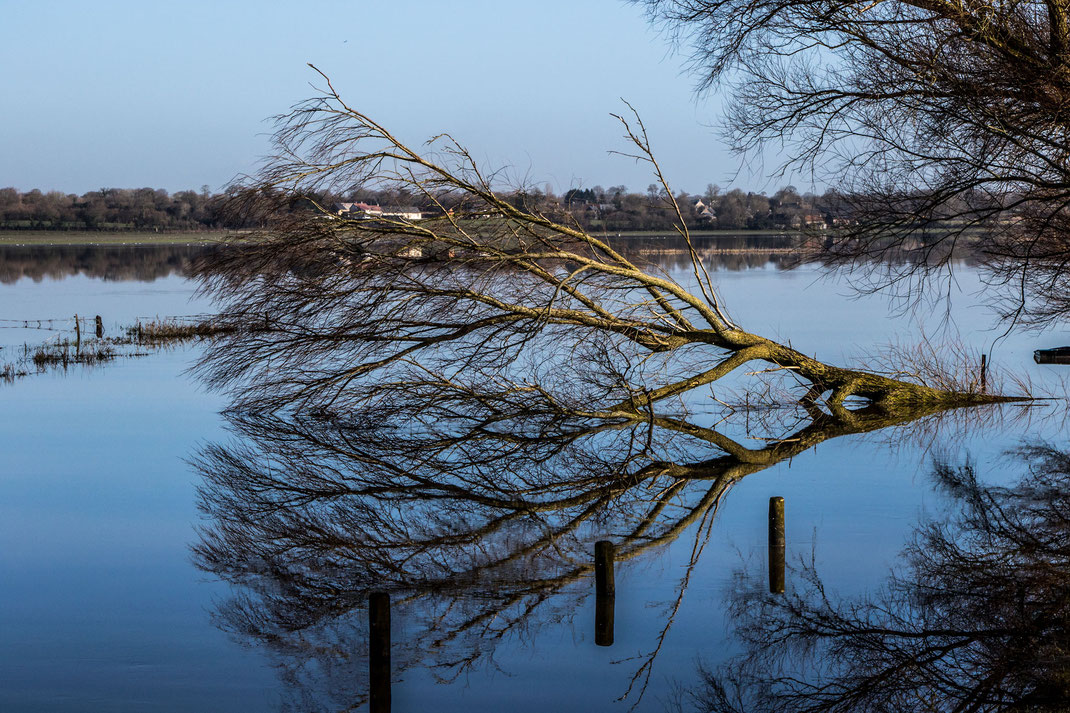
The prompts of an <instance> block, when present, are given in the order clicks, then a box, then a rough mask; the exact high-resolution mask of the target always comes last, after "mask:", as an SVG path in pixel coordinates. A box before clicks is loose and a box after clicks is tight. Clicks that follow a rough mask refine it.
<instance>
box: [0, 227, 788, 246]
mask: <svg viewBox="0 0 1070 713" xmlns="http://www.w3.org/2000/svg"><path fill="white" fill-rule="evenodd" d="M237 235H241V231H235V230H210V231H189V232H155V231H91V230H0V246H10V247H18V246H27V247H30V246H48V245H65V246H74V245H86V246H90V245H99V246H137V245H159V246H169V245H215V244H217V243H220V242H223V241H224V240H226V239H227V238H230V237H234V236H237ZM592 235H594V236H595V237H602V236H605V237H607V238H609V239H611V240H612V239H615V238H616V239H644V238H645V239H648V240H659V239H679V237H680V236H679V235H678V234H677V233H675V232H674V231H672V230H644V231H637V230H628V231H623V230H622V231H620V232H619V233H592ZM794 235H799V234H798V233H794V232H790V231H783V230H696V231H692V232H691V237H693V238H718V237H720V238H727V237H753V238H761V237H769V238H774V237H788V236H794Z"/></svg>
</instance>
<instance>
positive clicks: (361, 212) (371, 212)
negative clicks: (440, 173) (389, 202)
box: [331, 202, 424, 220]
mask: <svg viewBox="0 0 1070 713" xmlns="http://www.w3.org/2000/svg"><path fill="white" fill-rule="evenodd" d="M331 210H333V211H334V212H335V213H337V214H338V215H339V216H341V217H343V218H349V219H351V220H361V219H372V218H400V219H401V220H420V219H422V218H423V217H424V213H423V211H422V210H420V209H419V208H416V207H413V206H387V207H385V208H384V207H382V206H377V205H371V204H369V203H359V202H358V203H335V204H334V205H332V206H331Z"/></svg>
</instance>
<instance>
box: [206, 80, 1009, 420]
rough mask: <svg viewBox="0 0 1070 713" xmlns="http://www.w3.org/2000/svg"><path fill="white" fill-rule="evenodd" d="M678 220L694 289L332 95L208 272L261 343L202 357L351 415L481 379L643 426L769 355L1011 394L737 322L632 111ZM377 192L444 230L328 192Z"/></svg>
mask: <svg viewBox="0 0 1070 713" xmlns="http://www.w3.org/2000/svg"><path fill="white" fill-rule="evenodd" d="M618 118H619V119H620V121H621V125H622V126H623V127H624V130H625V133H626V138H627V140H628V141H629V142H630V145H631V146H632V147H633V149H634V158H636V159H637V160H640V161H645V162H647V163H648V164H649V165H650V167H651V170H652V171H653V173H654V175H655V176H656V178H657V180H658V182H659V184H660V185H661V186H662V187H663V199H664V200H665V201H666V202H667V203H668V204H669V205H670V206H672V208H673V210H674V211H675V212H676V214H677V217H678V218H679V227H678V231H679V233H680V235H681V238H682V239H683V240H684V242H685V243H686V245H687V246H688V250H689V254H690V258H691V259H690V275H689V277H688V279H686V280H683V281H682V282H681V281H678V280H677V279H674V278H673V276H671V275H669V274H665V273H663V272H661V271H659V270H657V268H656V267H653V266H650V265H645V266H644V265H641V264H637V263H636V262H633V261H632V260H630V259H628V258H627V257H625V255H624V254H623V253H622V252H621V251H620V250H618V249H617V248H616V247H614V246H613V245H612V244H611V243H610V242H609V241H608V240H607V239H605V238H604V237H599V236H596V235H592V234H590V233H587V232H584V231H583V230H581V229H579V228H578V227H577V226H575V225H574V224H572V223H569V222H568V220H567V215H566V216H564V217H562V218H558V219H555V217H554V216H552V215H548V214H546V213H544V212H542V211H540V210H537V209H534V208H530V207H528V205H527V203H526V202H525V198H524V194H523V193H519V194H516V195H506V194H503V193H501V192H500V189H499V187H496V186H495V185H494V181H495V177H494V176H493V175H490V176H488V175H485V173H484V172H482V171H480V169H479V168H478V166H477V165H476V163H475V162H474V161H473V159H472V157H471V155H470V154H469V153H468V152H467V151H466V150H465V149H464V148H463V147H461V146H460V145H459V144H458V143H456V142H455V141H453V140H452V139H451V138H450V137H449V136H439V137H435V138H434V139H432V140H431V141H430V142H429V143H428V146H427V147H426V149H425V150H424V152H422V153H421V152H418V151H416V150H414V149H411V148H409V147H408V146H406V145H405V144H403V143H402V142H401V141H400V140H399V139H397V138H396V137H395V136H394V135H393V134H391V133H390V132H389V131H388V130H387V129H386V128H384V127H383V126H381V125H379V124H378V123H376V122H375V121H373V120H372V119H371V118H369V117H368V116H366V115H364V114H362V113H361V112H360V111H358V110H356V109H354V108H352V107H350V106H349V105H347V104H346V103H345V102H344V101H343V100H342V99H341V97H339V95H338V94H337V93H336V92H335V91H334V89H333V88H332V87H331V86H330V83H329V82H328V84H327V89H326V91H325V93H324V94H323V95H322V96H319V97H317V98H315V99H312V100H311V101H309V102H307V103H305V104H302V105H299V106H298V107H296V108H295V109H294V110H293V111H292V112H291V113H289V114H287V115H285V116H282V117H280V118H279V129H278V132H277V134H276V136H275V143H276V148H277V154H276V156H275V157H274V158H273V159H272V160H270V161H269V162H268V163H267V165H266V166H265V168H264V170H263V171H262V172H261V174H260V175H259V176H257V177H255V178H253V179H250V180H249V181H247V182H245V183H244V184H242V185H240V186H236V187H233V188H232V189H231V194H232V199H231V208H232V209H237V210H240V211H241V212H242V213H243V214H244V215H246V216H250V215H251V216H253V221H254V222H256V223H261V224H263V225H265V226H266V227H265V229H264V230H263V231H260V232H258V233H255V234H253V235H251V236H248V237H247V238H246V239H245V240H244V241H243V242H242V243H241V244H240V245H239V246H237V247H236V248H235V249H232V250H228V251H221V252H219V253H216V254H215V256H214V257H213V258H212V259H210V260H209V261H208V263H207V264H206V265H205V266H203V268H202V271H201V275H202V277H203V278H204V280H205V283H206V285H207V287H208V289H209V290H211V291H213V292H214V293H215V294H216V295H217V296H219V297H220V298H221V299H223V300H224V301H225V302H226V306H225V310H224V313H225V315H226V316H228V317H229V318H230V319H232V320H234V321H235V322H236V323H238V324H241V325H260V326H262V327H264V328H261V329H257V330H255V331H250V330H246V331H243V332H240V333H236V334H234V335H232V336H231V337H229V338H227V339H224V340H223V341H222V342H221V343H220V345H219V346H218V347H217V348H215V349H214V350H212V351H210V352H209V354H208V356H207V357H206V360H205V362H204V364H203V366H204V371H205V373H206V374H207V376H208V378H209V381H210V383H212V384H215V385H218V386H232V387H235V388H237V389H238V390H239V391H240V393H241V394H242V398H243V399H244V400H245V404H246V406H248V407H250V408H251V407H252V405H253V404H255V405H256V406H257V407H258V408H280V407H283V406H294V407H298V408H312V407H317V408H330V409H334V410H344V409H345V408H352V407H355V405H357V404H358V403H360V400H362V399H367V398H370V396H369V394H368V392H367V389H366V388H365V387H367V386H368V385H374V384H381V383H392V384H393V383H399V382H401V381H407V380H408V381H412V382H413V383H415V384H420V383H423V382H424V381H426V379H428V378H432V377H433V378H441V379H443V380H445V381H451V380H453V379H455V378H456V377H458V376H459V375H464V376H465V378H466V379H469V380H471V379H472V378H473V377H474V375H477V374H479V375H481V376H482V378H483V379H484V380H485V381H486V382H487V383H491V384H503V383H506V382H508V383H510V384H512V385H513V387H514V388H516V389H517V393H518V394H524V397H533V396H537V397H540V398H546V399H549V400H551V401H552V402H553V404H554V407H555V408H558V409H562V408H566V409H572V410H573V411H574V412H575V413H577V414H585V415H588V416H591V417H597V418H605V417H612V418H616V417H627V418H631V419H636V420H645V419H646V418H647V413H646V411H645V410H644V409H647V408H648V407H649V405H650V404H652V403H655V402H658V401H660V400H663V399H669V398H674V397H678V396H680V395H681V394H683V393H685V392H688V391H691V390H693V389H695V388H697V387H700V386H707V385H710V384H713V383H714V382H718V381H719V380H721V379H724V378H725V377H727V376H728V375H729V374H732V373H733V372H736V371H737V370H739V369H740V367H742V366H744V365H747V364H751V363H754V362H757V363H758V364H761V365H763V367H764V368H759V369H758V371H759V372H762V373H767V372H770V371H772V372H776V373H778V374H782V375H789V376H788V377H787V378H790V379H793V380H795V382H797V384H798V385H799V386H800V390H799V391H798V392H797V393H796V395H795V396H794V398H795V399H799V398H801V399H803V400H804V401H808V402H816V401H819V400H821V399H823V400H824V403H825V404H826V405H827V407H828V408H831V409H841V408H842V407H843V405H844V402H845V399H848V398H849V397H854V398H857V399H862V400H865V401H869V402H872V403H875V404H879V405H880V406H881V407H883V408H887V409H891V410H894V409H896V408H900V407H903V406H905V405H908V404H933V405H936V404H939V405H942V406H957V405H966V404H975V403H984V402H992V401H997V400H1004V399H1003V397H1000V396H994V395H989V394H984V393H980V392H979V391H978V390H977V389H975V388H971V387H968V386H963V387H962V388H934V387H932V386H930V385H926V384H922V383H917V382H912V381H909V380H904V379H901V378H891V377H889V376H885V375H881V374H877V373H872V372H868V371H862V370H857V369H848V368H843V367H838V366H833V365H830V364H827V363H825V362H823V361H820V360H818V359H817V358H815V357H811V356H808V355H806V354H803V353H801V352H799V351H798V350H795V349H793V348H791V347H790V346H789V345H784V344H780V343H777V342H775V341H772V340H770V339H767V338H765V337H762V336H759V335H757V334H753V333H751V332H748V331H746V330H745V329H744V328H742V327H741V326H739V325H738V324H736V323H735V322H734V321H733V320H732V319H731V318H730V316H729V314H728V310H727V308H726V306H725V305H724V304H723V303H722V301H721V300H720V298H719V297H718V295H717V292H716V289H715V287H714V285H713V283H712V280H711V279H710V276H709V274H708V272H707V271H706V268H705V265H704V263H703V262H702V260H701V259H700V256H699V255H698V253H697V251H696V250H695V248H694V245H693V244H692V241H691V239H690V235H689V233H688V231H687V229H686V227H685V221H684V220H683V219H682V216H681V213H680V206H679V205H678V204H677V203H676V202H675V200H674V198H673V192H672V191H671V190H670V189H669V187H668V183H667V182H666V180H665V178H664V176H662V174H661V170H660V168H659V167H658V164H657V162H656V161H655V159H654V157H653V154H652V152H651V150H650V146H649V142H648V139H647V135H646V133H645V130H644V129H643V126H642V123H641V122H640V121H639V120H638V117H633V118H632V119H631V120H626V119H625V118H623V117H618ZM354 186H375V187H377V188H379V189H393V190H396V191H397V192H398V193H407V194H409V195H414V196H420V197H421V200H423V201H424V202H425V204H426V205H427V206H429V209H430V217H428V218H425V219H422V220H414V219H408V218H402V217H379V218H368V217H366V216H361V217H351V216H350V215H349V214H339V213H338V212H336V211H334V210H333V209H332V207H331V206H330V205H326V204H325V201H326V200H327V198H326V196H329V195H331V194H332V193H339V192H341V191H344V190H350V189H351V188H352V187H354Z"/></svg>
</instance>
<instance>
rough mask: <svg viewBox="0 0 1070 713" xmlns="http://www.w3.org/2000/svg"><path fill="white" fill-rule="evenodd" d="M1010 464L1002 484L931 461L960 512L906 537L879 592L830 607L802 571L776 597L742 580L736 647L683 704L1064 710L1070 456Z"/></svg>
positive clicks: (1024, 456)
mask: <svg viewBox="0 0 1070 713" xmlns="http://www.w3.org/2000/svg"><path fill="white" fill-rule="evenodd" d="M1014 456H1015V457H1016V458H1017V459H1019V460H1020V461H1021V462H1022V463H1024V464H1025V465H1026V466H1027V467H1028V472H1027V474H1026V475H1024V476H1023V477H1022V478H1021V479H1020V480H1019V481H1018V482H1017V483H1016V484H1015V485H1014V486H1012V487H996V486H991V485H985V484H983V483H981V482H980V481H979V480H978V477H977V473H976V472H975V469H974V467H973V466H972V465H970V464H966V465H963V466H960V467H952V466H950V465H947V464H938V465H937V467H936V469H935V474H936V479H937V481H938V482H939V484H940V485H941V486H942V487H943V488H944V489H945V490H946V491H947V492H948V493H949V494H950V495H951V496H952V498H953V499H954V501H955V504H956V505H957V506H958V508H956V509H958V512H957V513H956V514H954V515H952V516H950V517H948V518H946V519H944V520H942V521H937V522H929V523H926V524H923V525H921V526H920V527H919V528H918V529H917V530H916V533H915V537H914V539H913V542H912V543H911V544H910V545H909V546H908V547H907V549H906V551H905V553H904V562H905V564H904V565H903V566H902V567H901V568H900V569H898V570H896V571H895V572H894V573H893V574H892V576H891V577H890V578H889V579H888V581H887V583H886V585H885V586H884V587H883V588H882V589H881V590H880V591H879V592H878V593H877V594H874V595H872V596H867V597H863V598H856V599H836V598H835V597H834V596H833V595H831V594H830V592H829V591H828V590H827V589H826V588H825V586H824V585H823V584H822V581H821V579H820V578H819V577H818V575H817V572H816V571H815V568H814V566H813V564H812V563H811V564H807V565H804V566H802V567H801V570H800V571H799V572H797V573H795V574H796V577H795V581H796V583H797V585H796V588H795V591H794V592H793V593H790V594H789V595H787V596H781V597H774V596H766V595H762V594H760V593H758V592H757V591H756V590H755V589H754V588H753V587H748V586H745V585H742V586H740V587H739V589H738V591H737V592H736V593H735V594H734V595H733V607H732V609H733V612H732V613H733V617H734V619H735V620H736V623H737V631H738V633H739V635H740V636H741V637H742V639H743V642H744V644H745V653H744V654H741V655H740V656H739V657H738V658H737V659H735V660H733V661H731V662H729V663H728V664H725V665H723V666H721V667H720V668H718V669H716V670H714V671H709V670H707V671H704V678H705V684H704V685H703V686H702V687H701V688H700V689H698V690H695V691H693V692H692V697H693V700H692V701H691V703H692V704H694V705H691V706H687V707H688V708H697V709H699V710H704V711H718V712H725V711H761V712H763V713H764V712H770V713H777V712H779V711H784V712H787V711H791V712H792V713H796V712H806V711H838V712H843V713H848V712H852V713H853V712H856V711H919V712H920V711H1036V712H1041V711H1065V710H1070V576H1068V575H1070V452H1066V451H1060V450H1057V449H1055V448H1053V447H1050V446H1046V445H1033V446H1028V447H1023V448H1021V449H1020V450H1018V451H1016V452H1014ZM959 508H960V509H959ZM740 581H741V582H742V578H741V580H740Z"/></svg>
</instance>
